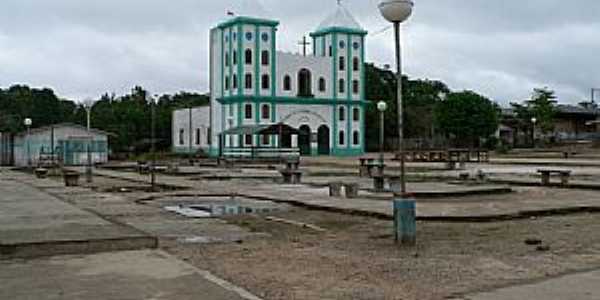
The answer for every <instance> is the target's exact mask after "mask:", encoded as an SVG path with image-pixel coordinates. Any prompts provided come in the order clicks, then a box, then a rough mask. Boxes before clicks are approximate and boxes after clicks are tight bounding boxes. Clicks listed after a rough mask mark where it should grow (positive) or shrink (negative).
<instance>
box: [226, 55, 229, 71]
mask: <svg viewBox="0 0 600 300" xmlns="http://www.w3.org/2000/svg"><path fill="white" fill-rule="evenodd" d="M225 66H226V67H229V52H227V53H225Z"/></svg>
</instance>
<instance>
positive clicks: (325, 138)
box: [317, 125, 330, 155]
mask: <svg viewBox="0 0 600 300" xmlns="http://www.w3.org/2000/svg"><path fill="white" fill-rule="evenodd" d="M317 135H318V138H317V139H318V143H319V155H329V154H330V152H329V151H330V150H329V147H330V144H329V127H327V125H322V126H321V127H319V132H318V134H317Z"/></svg>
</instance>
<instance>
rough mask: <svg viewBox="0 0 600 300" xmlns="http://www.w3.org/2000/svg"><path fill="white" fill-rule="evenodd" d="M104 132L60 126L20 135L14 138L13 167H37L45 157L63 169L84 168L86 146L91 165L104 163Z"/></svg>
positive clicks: (106, 140)
mask: <svg viewBox="0 0 600 300" xmlns="http://www.w3.org/2000/svg"><path fill="white" fill-rule="evenodd" d="M108 136H109V134H108V133H107V132H104V131H101V130H96V129H92V130H90V132H88V131H87V128H86V127H84V126H80V125H76V124H70V123H61V124H56V125H51V126H46V127H40V128H35V129H31V130H30V132H29V134H28V133H27V131H25V132H21V133H19V134H17V135H16V136H15V137H14V144H13V155H14V165H15V166H18V167H24V166H28V165H29V164H31V165H32V166H37V165H38V164H39V163H40V162H41V161H42V160H44V158H45V157H54V159H55V160H57V161H58V162H60V163H61V164H63V165H66V166H77V165H85V164H87V162H88V147H89V151H90V153H91V157H92V162H93V163H94V164H99V163H100V164H101V163H106V162H108V153H109V150H108Z"/></svg>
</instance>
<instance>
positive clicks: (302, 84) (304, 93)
mask: <svg viewBox="0 0 600 300" xmlns="http://www.w3.org/2000/svg"><path fill="white" fill-rule="evenodd" d="M311 78H312V76H311V74H310V71H309V70H308V69H302V70H300V72H298V97H313V94H312V79H311Z"/></svg>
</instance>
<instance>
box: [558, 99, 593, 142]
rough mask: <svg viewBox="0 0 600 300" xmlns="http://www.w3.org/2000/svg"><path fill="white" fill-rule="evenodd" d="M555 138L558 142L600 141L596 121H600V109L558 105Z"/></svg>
mask: <svg viewBox="0 0 600 300" xmlns="http://www.w3.org/2000/svg"><path fill="white" fill-rule="evenodd" d="M556 108H557V110H558V112H557V114H556V117H555V120H556V122H555V125H554V132H553V134H552V135H553V136H554V138H555V139H556V140H557V141H565V140H600V131H599V130H598V127H597V126H596V125H595V124H592V123H593V122H594V121H597V120H600V109H598V108H596V107H595V106H581V105H579V106H575V105H557V107H556Z"/></svg>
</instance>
